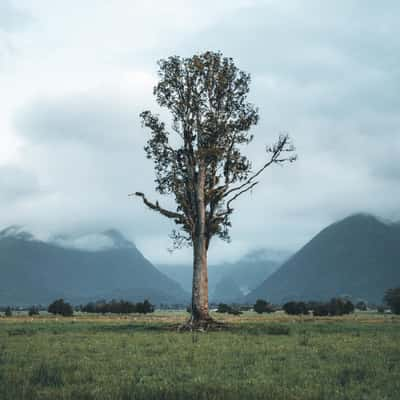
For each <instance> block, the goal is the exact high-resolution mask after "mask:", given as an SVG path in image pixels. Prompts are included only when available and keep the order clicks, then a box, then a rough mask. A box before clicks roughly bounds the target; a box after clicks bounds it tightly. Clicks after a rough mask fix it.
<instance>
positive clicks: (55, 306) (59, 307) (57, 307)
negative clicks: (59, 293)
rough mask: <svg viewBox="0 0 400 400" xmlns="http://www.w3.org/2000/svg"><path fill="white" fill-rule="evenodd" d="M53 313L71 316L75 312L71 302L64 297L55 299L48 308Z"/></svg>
mask: <svg viewBox="0 0 400 400" xmlns="http://www.w3.org/2000/svg"><path fill="white" fill-rule="evenodd" d="M47 311H48V312H49V313H51V314H59V315H62V316H63V317H71V316H72V315H73V314H74V309H73V308H72V306H71V304H69V303H67V302H65V301H64V299H58V300H55V301H53V303H51V304H50V305H49V307H48V309H47Z"/></svg>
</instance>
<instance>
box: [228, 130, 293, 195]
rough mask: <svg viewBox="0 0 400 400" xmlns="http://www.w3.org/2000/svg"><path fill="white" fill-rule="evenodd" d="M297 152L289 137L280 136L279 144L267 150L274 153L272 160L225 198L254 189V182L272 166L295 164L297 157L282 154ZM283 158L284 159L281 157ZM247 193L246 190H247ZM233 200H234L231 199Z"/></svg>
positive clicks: (229, 191) (231, 190) (229, 192)
mask: <svg viewBox="0 0 400 400" xmlns="http://www.w3.org/2000/svg"><path fill="white" fill-rule="evenodd" d="M294 150H295V148H294V146H293V145H292V143H291V142H290V138H289V135H286V134H285V135H280V136H279V139H278V142H276V143H275V144H274V145H273V146H271V147H268V148H267V153H272V155H271V158H270V159H269V160H268V162H266V163H265V164H264V165H263V166H262V167H261V168H260V169H258V170H257V171H256V172H255V173H254V174H253V175H252V176H250V178H248V179H247V180H246V182H244V183H242V184H241V185H239V186H236V187H234V188H232V189H230V190H228V191H227V192H225V194H224V196H223V197H227V196H229V195H230V194H231V193H234V192H237V191H241V190H242V189H244V188H246V186H247V187H248V188H251V187H253V186H254V185H252V183H253V181H254V179H255V178H257V176H259V175H260V174H261V173H262V172H263V171H264V170H265V169H266V168H268V167H269V166H270V165H272V164H282V163H284V162H290V163H291V162H293V161H295V160H296V159H297V156H296V155H291V156H288V157H285V156H282V153H286V152H293V151H294ZM281 156H282V157H281ZM245 191H246V190H245ZM231 200H233V199H231Z"/></svg>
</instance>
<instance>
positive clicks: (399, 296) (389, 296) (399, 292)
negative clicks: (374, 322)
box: [383, 287, 400, 314]
mask: <svg viewBox="0 0 400 400" xmlns="http://www.w3.org/2000/svg"><path fill="white" fill-rule="evenodd" d="M383 301H384V302H385V303H386V304H387V305H388V306H389V308H390V310H391V311H392V313H393V314H400V287H398V288H394V289H388V290H386V292H385V296H384V297H383Z"/></svg>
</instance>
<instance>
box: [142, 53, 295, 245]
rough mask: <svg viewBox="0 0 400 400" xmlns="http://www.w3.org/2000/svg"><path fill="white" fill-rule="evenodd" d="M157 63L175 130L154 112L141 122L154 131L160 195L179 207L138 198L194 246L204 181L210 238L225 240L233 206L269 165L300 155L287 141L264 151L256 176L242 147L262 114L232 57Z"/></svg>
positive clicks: (152, 154) (163, 102)
mask: <svg viewBox="0 0 400 400" xmlns="http://www.w3.org/2000/svg"><path fill="white" fill-rule="evenodd" d="M158 65H159V71H158V75H159V78H160V79H159V82H158V83H157V85H156V86H155V87H154V95H155V97H156V101H157V103H158V105H159V106H160V107H163V108H166V109H167V110H168V111H169V112H170V114H171V117H172V126H171V128H169V127H167V126H166V124H165V123H164V122H163V121H161V120H160V118H159V116H158V115H157V114H154V113H152V112H151V111H149V110H147V111H144V112H142V113H141V114H140V116H141V118H142V123H143V126H145V127H146V128H148V129H149V130H150V132H151V134H150V135H151V136H150V138H149V140H148V141H147V145H146V147H145V151H146V153H147V158H149V159H152V160H153V162H154V169H155V173H156V180H155V182H156V190H157V191H158V192H159V193H161V194H172V195H173V196H174V198H175V202H176V209H175V210H174V211H169V210H165V209H163V208H162V207H160V205H159V203H158V202H156V203H151V202H150V201H148V200H147V198H146V197H145V196H144V194H143V193H140V192H136V193H135V194H136V195H137V196H140V197H142V198H143V201H144V203H145V205H146V206H148V207H149V208H151V209H153V210H155V211H157V212H160V213H161V214H162V215H164V216H166V217H167V218H171V219H173V220H174V222H175V223H176V224H177V225H178V226H179V228H180V230H179V231H174V232H173V234H172V238H173V239H174V243H175V244H176V245H177V246H181V245H182V244H185V243H187V244H190V243H191V242H192V240H193V235H194V231H195V223H196V221H198V215H197V205H196V202H197V201H199V199H198V198H197V197H196V196H193V193H195V189H196V187H197V186H198V184H199V182H200V180H201V182H202V187H203V191H204V196H205V204H204V205H205V206H206V208H207V211H206V236H207V240H208V241H209V240H210V239H211V238H212V237H213V236H214V235H216V236H219V237H220V238H221V239H225V240H228V239H229V235H228V229H229V227H230V226H231V221H230V217H231V214H232V212H233V208H232V207H231V206H230V205H231V203H232V202H233V201H234V200H236V199H237V198H238V197H239V196H241V195H242V194H243V193H245V192H246V191H248V190H250V189H251V188H253V187H254V186H255V185H256V184H257V183H258V182H257V181H255V180H254V179H255V178H256V177H257V176H258V175H260V174H261V172H262V171H263V170H264V169H265V168H266V167H267V166H269V165H271V164H274V163H276V164H282V163H284V162H286V161H288V162H292V161H294V160H295V159H296V157H295V156H293V155H291V154H290V153H291V152H292V151H293V150H294V148H293V146H292V144H291V143H290V140H289V137H288V136H287V135H282V136H281V137H280V138H279V140H278V141H277V143H275V144H274V145H273V146H271V147H267V153H268V155H269V156H270V160H269V161H267V162H266V164H264V167H262V168H261V169H259V170H256V171H252V165H251V162H250V160H249V159H248V158H247V156H246V155H244V154H243V153H242V146H243V145H247V144H249V143H250V142H251V141H252V139H253V135H252V134H250V132H249V131H250V129H251V128H252V127H253V126H254V125H256V124H257V123H258V119H259V116H258V109H257V107H255V106H254V105H253V104H251V103H249V102H248V101H247V96H248V93H249V91H250V75H249V74H248V73H246V72H244V71H241V70H240V69H239V68H238V67H237V66H236V65H235V63H234V61H233V59H232V58H229V57H224V56H223V55H222V53H220V52H212V51H206V52H204V53H201V54H195V55H193V56H192V57H188V58H182V57H179V56H172V57H168V58H167V59H162V60H160V61H159V62H158ZM171 136H175V137H177V138H178V139H179V140H178V141H176V140H174V139H175V138H174V137H172V138H171ZM171 139H172V140H171ZM174 142H175V143H179V145H178V146H174V145H173V143H174Z"/></svg>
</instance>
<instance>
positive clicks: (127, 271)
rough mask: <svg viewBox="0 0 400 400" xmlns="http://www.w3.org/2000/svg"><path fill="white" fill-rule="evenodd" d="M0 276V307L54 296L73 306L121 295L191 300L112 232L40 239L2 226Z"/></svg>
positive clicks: (167, 300) (160, 300)
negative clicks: (48, 239) (47, 239)
mask: <svg viewBox="0 0 400 400" xmlns="http://www.w3.org/2000/svg"><path fill="white" fill-rule="evenodd" d="M95 243H97V245H96V246H97V247H96V246H95V245H94V244H95ZM85 244H86V245H88V244H90V246H88V248H91V250H86V249H84V245H85ZM0 276H1V280H0V304H3V305H6V304H13V305H29V304H38V303H42V304H47V303H49V302H50V301H52V300H54V299H55V298H58V297H63V298H65V299H67V300H69V301H71V302H73V303H74V304H77V303H81V302H86V301H89V300H97V299H100V298H103V299H111V298H122V297H123V298H124V299H127V300H132V301H139V300H143V299H144V298H148V299H149V300H150V301H152V302H153V303H155V304H159V303H186V302H187V301H188V298H189V295H188V294H187V293H185V292H184V290H183V289H182V288H181V287H180V285H179V284H178V283H176V282H174V281H173V280H171V279H170V278H168V277H167V276H166V275H164V274H163V273H161V272H160V271H158V270H157V269H156V268H155V267H154V266H153V265H152V264H151V263H150V262H149V261H148V260H146V258H144V257H143V255H142V254H141V253H140V252H139V250H138V249H137V248H136V247H135V245H134V244H133V243H131V242H129V241H128V240H127V239H125V238H124V237H123V235H122V234H121V233H119V232H118V231H116V230H108V231H105V232H103V233H101V234H97V235H89V236H86V237H85V236H82V237H77V238H68V237H66V236H57V237H55V238H53V239H52V242H44V241H40V240H36V239H35V238H34V237H33V236H32V235H31V234H29V233H26V232H23V231H21V230H20V229H18V228H17V227H9V228H6V229H4V230H3V231H1V232H0Z"/></svg>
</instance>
